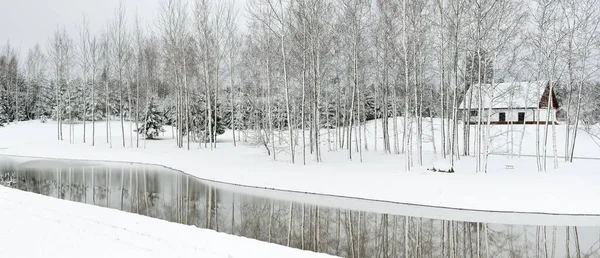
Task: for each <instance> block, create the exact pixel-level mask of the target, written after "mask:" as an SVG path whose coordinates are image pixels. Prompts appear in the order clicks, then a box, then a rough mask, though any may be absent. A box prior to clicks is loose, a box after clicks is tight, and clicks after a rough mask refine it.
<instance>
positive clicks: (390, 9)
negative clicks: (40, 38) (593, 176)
mask: <svg viewBox="0 0 600 258" xmlns="http://www.w3.org/2000/svg"><path fill="white" fill-rule="evenodd" d="M156 13H157V14H156V18H155V19H154V21H155V23H154V24H152V25H148V26H147V25H143V24H140V22H138V19H137V17H136V16H134V15H130V14H129V13H128V12H127V10H125V8H124V7H123V6H122V5H121V6H120V7H118V8H117V9H116V11H115V14H114V17H113V19H111V20H110V21H108V22H107V26H106V29H105V31H103V32H99V33H94V32H91V31H90V29H89V24H88V21H86V19H85V18H84V19H83V20H82V22H81V24H80V25H78V26H77V31H78V34H77V35H69V34H68V33H67V30H66V28H65V27H58V29H57V30H56V32H55V33H54V35H53V36H52V37H51V38H50V39H49V40H48V42H41V43H42V44H43V45H37V46H35V47H34V48H32V49H30V50H29V51H28V53H27V55H26V56H25V57H20V56H18V55H17V53H16V51H15V48H14V46H11V45H10V43H7V44H5V46H3V47H2V49H1V51H0V125H2V124H6V123H9V122H14V121H23V120H30V119H45V118H51V119H52V120H55V121H56V123H57V132H56V135H57V139H60V140H62V139H64V138H65V137H68V139H69V141H70V142H71V143H74V142H76V141H83V142H89V143H91V144H92V145H95V144H96V143H97V139H96V138H97V137H98V136H97V135H95V131H92V134H91V135H86V134H85V130H84V133H83V138H81V139H75V137H73V136H72V135H74V134H73V133H72V130H73V126H72V125H73V123H75V122H78V123H83V124H84V128H85V127H86V126H90V127H92V128H95V126H96V123H97V122H100V121H108V120H120V122H121V128H120V130H121V132H122V141H120V142H118V143H112V142H109V143H110V144H111V146H112V145H113V144H115V145H122V146H123V147H142V146H143V144H142V143H141V141H142V140H143V138H144V137H141V138H140V137H139V136H138V137H137V140H135V142H134V139H136V136H134V135H133V134H136V132H133V131H131V130H127V131H128V132H126V129H125V128H126V126H125V124H126V123H131V124H135V125H134V126H135V127H134V128H140V127H144V128H146V127H145V126H142V125H143V124H146V125H147V124H148V123H150V122H156V123H164V124H168V125H173V126H174V128H175V130H177V132H176V134H175V135H176V136H177V145H178V147H180V148H188V149H189V148H190V145H191V143H202V144H204V145H205V146H207V147H208V146H210V148H213V147H215V146H216V144H217V141H215V138H216V136H217V135H219V134H222V133H224V132H225V130H224V129H225V128H229V129H232V130H231V131H232V134H233V136H232V137H233V144H236V141H239V140H240V139H239V137H238V136H237V135H236V131H240V130H242V131H252V132H254V137H255V138H256V141H258V142H259V143H260V144H261V145H264V146H265V148H266V149H267V150H268V151H269V153H270V154H271V155H273V157H274V158H276V154H278V153H279V152H285V153H286V155H288V156H289V160H290V161H291V162H298V161H297V159H298V158H299V157H300V158H302V162H303V163H306V159H307V156H308V157H309V158H310V156H311V155H312V157H313V159H314V160H316V161H321V160H322V155H321V152H322V150H321V148H323V147H322V145H323V143H324V142H325V141H327V142H329V143H328V144H329V146H330V147H329V148H330V149H331V148H332V147H331V141H333V142H334V144H333V148H334V149H346V150H347V151H348V156H349V158H350V159H360V160H362V151H363V149H365V146H366V145H367V139H366V138H365V137H366V136H365V135H366V134H365V133H363V132H364V131H365V130H367V129H366V126H365V124H366V122H367V121H369V120H373V119H376V118H384V117H401V119H392V120H388V119H382V120H381V121H382V124H381V128H377V125H376V126H375V137H376V138H377V137H378V134H379V135H380V137H383V142H384V144H383V146H377V145H375V151H384V152H386V153H395V154H401V153H403V154H404V155H406V158H407V159H411V160H413V159H414V160H415V163H411V162H406V164H407V167H406V169H408V170H410V168H411V166H413V165H414V166H416V165H417V164H418V165H422V158H421V155H422V152H423V147H422V142H423V123H425V122H427V121H430V120H431V119H429V118H438V119H441V121H443V122H442V123H441V127H440V128H439V130H440V131H441V138H440V139H435V140H436V141H437V142H439V146H441V150H440V152H441V154H442V156H443V157H444V158H448V159H451V160H454V159H455V158H458V157H459V156H461V155H475V156H476V157H477V161H478V162H477V164H478V165H477V171H484V170H485V160H486V158H487V155H486V151H487V149H486V148H487V147H486V144H488V140H487V138H489V137H490V135H489V130H488V131H487V132H486V130H484V127H485V126H486V125H477V126H474V127H473V130H475V132H474V133H473V134H472V133H469V131H470V130H471V127H470V126H465V125H464V124H463V122H462V120H461V119H460V118H461V115H462V114H459V112H458V109H457V107H458V106H459V105H460V103H462V102H463V101H465V100H466V98H467V97H469V96H467V95H466V92H467V90H468V89H469V88H470V87H482V85H483V84H492V85H494V84H496V83H499V82H513V81H548V82H550V83H549V85H550V87H553V88H555V89H556V91H557V92H558V95H559V96H558V97H559V101H560V102H561V103H562V107H563V109H564V110H562V111H564V113H565V116H566V118H565V121H567V122H568V124H570V125H571V126H570V128H574V127H579V126H583V125H593V124H595V123H597V122H599V120H600V117H599V115H598V114H600V113H599V112H598V111H600V110H599V108H598V103H600V92H599V91H598V90H597V88H598V83H599V82H600V80H598V68H599V66H598V64H599V63H598V53H599V52H600V41H599V39H600V37H599V32H598V25H599V24H600V4H599V2H598V1H597V0H582V1H572V0H533V1H528V0H456V1H447V0H433V1H432V0H411V1H408V0H399V1H385V0H336V1H328V0H248V3H247V6H246V8H245V9H244V10H235V8H234V5H233V2H232V1H210V0H193V1H184V0H163V1H162V3H161V8H160V10H157V12H156ZM240 15H243V16H244V17H246V18H247V24H246V26H244V28H245V29H243V30H242V29H240V27H242V26H239V24H238V19H239V17H240ZM470 97H471V98H472V96H470ZM480 108H486V107H480ZM467 115H468V114H467ZM428 119H429V120H428ZM149 120H152V121H149ZM155 120H161V121H155ZM63 123H64V124H65V125H68V128H69V131H68V132H63V126H62V125H63ZM389 123H392V124H389ZM105 125H106V126H109V124H108V123H106V124H105ZM487 126H488V127H489V124H488V125H487ZM539 127H540V126H539V125H538V130H541V129H539ZM461 128H463V129H462V130H463V131H466V132H467V133H465V141H467V142H470V141H476V142H480V144H476V145H475V146H478V147H477V148H476V149H475V150H470V149H469V148H462V149H461V147H460V146H462V145H461V144H459V142H458V139H459V137H458V134H459V131H460V130H461ZM547 128H548V125H546V130H547ZM325 129H326V130H327V135H328V139H321V138H322V133H321V130H325ZM142 130H144V129H142ZM571 130H572V131H573V132H576V130H573V129H571ZM378 131H379V132H378ZM109 132H110V131H109V130H107V133H109ZM146 132H147V130H146ZM399 132H405V133H399ZM127 134H129V135H130V139H132V140H131V141H130V142H127V141H126V139H125V136H126V135H127ZM567 134H568V135H567V137H566V138H567V141H566V142H565V143H564V146H565V148H566V149H567V150H570V151H567V152H566V153H572V150H573V149H574V148H575V144H574V141H575V137H576V133H572V135H569V130H567ZM471 135H475V136H474V137H471ZM547 137H548V136H547ZM104 138H105V139H106V141H110V139H111V137H110V135H106V137H103V139H104ZM282 138H285V139H282ZM332 138H333V139H334V140H331V139H332ZM547 142H548V139H545V140H544V139H538V143H539V144H543V145H544V151H545V150H546V144H549V143H547ZM282 145H285V146H286V147H285V150H283V151H282V150H281V148H282ZM466 146H468V144H467V145H466ZM554 146H556V143H555V144H554ZM277 148H279V151H278V150H276V149H277ZM555 148H556V147H555ZM538 149H539V148H538ZM540 155H541V154H540ZM571 156H572V154H571ZM571 158H572V157H571ZM538 161H539V160H538ZM542 162H544V165H543V167H542V166H541V165H540V166H539V167H540V169H542V168H543V169H544V170H545V169H546V166H545V159H544V161H542Z"/></svg>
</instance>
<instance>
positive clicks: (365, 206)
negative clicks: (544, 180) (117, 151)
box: [0, 156, 600, 258]
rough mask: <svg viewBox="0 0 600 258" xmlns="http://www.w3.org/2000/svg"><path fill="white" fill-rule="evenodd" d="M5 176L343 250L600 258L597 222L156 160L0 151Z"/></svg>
mask: <svg viewBox="0 0 600 258" xmlns="http://www.w3.org/2000/svg"><path fill="white" fill-rule="evenodd" d="M0 183H1V184H3V185H7V186H10V187H13V188H17V189H21V190H24V191H29V192H34V193H38V194H43V195H47V196H52V197H55V198H60V199H65V200H70V201H76V202H84V203H88V204H93V205H98V206H103V207H110V208H114V209H119V210H122V211H127V212H132V213H138V214H141V215H146V216H150V217H154V218H159V219H164V220H168V221H172V222H177V223H182V224H189V225H195V226H197V227H201V228H209V229H213V230H216V231H220V232H225V233H229V234H234V235H239V236H244V237H249V238H254V239H258V240H261V241H267V242H272V243H277V244H280V245H288V246H291V247H294V248H300V249H307V250H313V251H317V252H324V253H329V254H333V255H339V256H343V257H352V258H359V257H544V258H546V257H600V227H595V226H594V227H591V226H568V227H567V226H552V225H548V222H547V221H546V222H544V223H543V225H544V226H536V225H531V226H530V225H507V224H496V223H480V222H464V221H456V220H441V219H429V218H434V217H444V214H449V213H439V214H427V212H436V211H435V210H433V211H431V210H420V211H418V212H421V214H423V215H422V217H418V216H410V217H407V216H401V215H394V214H399V213H396V212H395V211H394V207H396V206H398V207H400V208H399V209H407V208H406V207H403V206H399V205H396V206H394V207H391V208H389V209H388V210H390V211H392V212H393V213H392V212H390V213H388V214H386V212H379V210H385V209H379V208H377V207H379V206H377V207H375V206H374V205H375V204H373V203H365V202H364V201H362V202H361V201H359V200H354V201H353V200H349V199H344V198H335V197H318V196H314V195H303V194H289V193H281V192H277V191H268V190H260V191H256V190H252V189H249V188H245V187H237V186H232V185H225V184H219V183H215V182H210V181H203V180H199V179H197V178H195V177H192V176H188V175H186V174H184V173H180V172H178V171H175V170H170V169H167V168H163V167H160V166H153V165H143V164H133V163H117V162H96V161H89V162H83V161H68V160H50V159H38V158H22V157H9V156H0ZM267 197H270V198H267ZM387 205H388V206H389V205H394V204H387ZM336 207H337V208H336ZM339 207H343V208H339ZM353 207H355V208H353ZM378 209H379V210H378ZM418 212H417V213H418ZM413 213H414V212H413ZM402 214H411V212H406V213H402ZM449 216H454V215H452V214H450V215H449ZM469 216H475V217H474V219H473V220H472V221H478V220H477V219H476V216H477V214H476V213H475V214H474V215H473V214H471V215H469ZM469 216H466V217H465V218H468V217H469ZM482 216H483V214H482ZM501 216H518V215H501ZM426 217H429V218H426ZM505 220H507V219H506V218H505ZM508 220H509V221H513V220H516V221H518V220H519V218H518V217H515V218H509V219H508ZM561 221H565V218H564V217H563V218H562V220H561ZM567 221H568V218H567ZM561 225H564V224H561ZM566 225H569V224H566ZM572 225H579V224H578V223H575V222H573V224H572ZM232 248H234V247H232Z"/></svg>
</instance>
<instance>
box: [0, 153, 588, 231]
mask: <svg viewBox="0 0 600 258" xmlns="http://www.w3.org/2000/svg"><path fill="white" fill-rule="evenodd" d="M0 156H4V157H15V158H29V159H42V160H56V161H61V160H62V161H79V162H103V163H124V164H137V165H148V166H156V167H161V168H165V169H169V170H173V171H176V172H179V173H182V174H185V175H188V176H191V177H193V178H196V179H198V180H201V181H205V182H209V183H212V184H218V185H221V188H234V189H233V190H231V191H235V192H239V191H236V190H240V189H244V190H245V192H251V193H249V194H254V195H260V196H263V197H266V198H271V199H277V200H282V201H293V199H294V197H293V196H292V197H288V198H285V199H278V198H277V197H273V196H272V195H269V194H266V193H264V192H275V193H280V194H281V193H283V194H287V195H303V196H310V197H313V198H328V199H336V200H337V201H342V202H344V201H346V202H354V203H356V202H359V203H363V204H364V203H368V205H371V206H375V208H370V209H364V208H362V209H361V208H357V207H353V206H350V205H347V204H345V205H344V204H342V205H340V204H339V203H335V202H322V201H312V202H310V204H315V205H322V206H326V207H327V206H328V207H336V208H342V209H349V210H352V209H353V210H357V211H358V210H360V211H366V212H378V213H388V214H395V215H402V216H414V217H423V218H431V219H441V220H453V221H468V222H481V223H497V224H510V225H540V226H541V225H548V226H600V214H587V213H558V212H539V211H514V210H500V209H498V210H493V209H474V208H466V207H451V206H442V205H431V204H420V203H411V202H402V201H393V200H384V199H375V198H366V197H359V196H349V195H339V194H330V193H316V192H310V191H298V190H293V189H284V188H276V187H266V186H257V185H249V184H240V183H235V182H227V181H223V180H216V179H210V178H203V177H200V176H198V175H194V174H192V173H188V172H186V171H184V170H182V169H178V168H173V167H171V166H168V165H165V164H159V163H149V162H141V161H119V160H106V159H89V158H56V157H49V156H46V157H42V156H33V155H15V154H4V153H0ZM248 190H249V191H248ZM260 192H263V193H260ZM315 202H316V203H315ZM340 206H341V207H340ZM440 213H443V214H440ZM431 214H433V215H431ZM474 216H477V218H475V219H473V218H474ZM507 216H508V217H507ZM516 216H518V217H520V218H515V217H516ZM470 218H471V219H470ZM573 220H576V221H575V222H574V221H573Z"/></svg>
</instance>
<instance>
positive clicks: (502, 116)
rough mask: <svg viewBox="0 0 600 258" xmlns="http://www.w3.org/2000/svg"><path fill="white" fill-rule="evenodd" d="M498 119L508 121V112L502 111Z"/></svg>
mask: <svg viewBox="0 0 600 258" xmlns="http://www.w3.org/2000/svg"><path fill="white" fill-rule="evenodd" d="M498 121H500V122H505V121H506V113H504V112H502V113H500V114H498Z"/></svg>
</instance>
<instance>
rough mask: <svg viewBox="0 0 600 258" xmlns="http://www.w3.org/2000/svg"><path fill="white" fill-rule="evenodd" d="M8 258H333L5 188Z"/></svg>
mask: <svg viewBox="0 0 600 258" xmlns="http://www.w3.org/2000/svg"><path fill="white" fill-rule="evenodd" d="M0 210H1V211H2V213H0V229H1V231H0V254H2V257H157V258H158V257H161V258H162V257H203V258H236V257H238V258H241V257H250V258H251V257H261V258H262V257H277V258H279V257H332V256H329V255H325V254H317V253H313V252H308V251H302V250H298V249H293V248H288V247H284V246H279V245H275V244H269V243H266V242H260V241H257V240H252V239H248V238H242V237H237V236H231V235H227V234H223V233H217V232H215V231H211V230H206V229H199V228H196V227H193V226H185V225H182V224H177V223H171V222H167V221H163V220H158V219H153V218H149V217H145V216H141V215H137V214H132V213H126V212H121V211H118V210H113V209H107V208H101V207H97V206H92V205H87V204H82V203H75V202H69V201H64V200H59V199H55V198H51V197H46V196H42V195H37V194H33V193H28V192H21V191H18V190H14V189H10V188H6V187H2V186H0Z"/></svg>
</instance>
